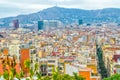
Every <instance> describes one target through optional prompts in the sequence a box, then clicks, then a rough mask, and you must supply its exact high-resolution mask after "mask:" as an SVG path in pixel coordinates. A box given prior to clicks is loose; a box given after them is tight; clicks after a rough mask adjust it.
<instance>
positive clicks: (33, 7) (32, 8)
mask: <svg viewBox="0 0 120 80" xmlns="http://www.w3.org/2000/svg"><path fill="white" fill-rule="evenodd" d="M56 5H57V6H59V7H65V8H78V9H87V10H93V9H103V8H120V0H0V18H3V17H11V16H17V15H20V14H29V13H34V12H38V11H40V10H43V9H46V8H49V7H53V6H56Z"/></svg>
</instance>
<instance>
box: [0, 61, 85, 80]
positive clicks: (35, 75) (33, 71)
mask: <svg viewBox="0 0 120 80" xmlns="http://www.w3.org/2000/svg"><path fill="white" fill-rule="evenodd" d="M24 65H25V67H26V68H28V70H29V73H30V74H29V77H25V75H26V74H25V73H24V72H23V71H22V70H21V72H20V73H16V70H15V69H14V67H11V68H10V71H7V70H5V72H4V73H3V75H1V77H2V76H3V78H4V79H5V80H14V79H17V80H21V79H23V78H24V79H26V80H85V78H83V77H81V76H79V75H78V74H77V73H73V74H74V76H70V75H68V74H60V73H59V70H58V69H56V70H54V69H53V73H52V76H42V75H41V73H40V72H38V64H37V63H36V64H35V65H34V68H30V61H29V60H26V61H25V63H24Z"/></svg>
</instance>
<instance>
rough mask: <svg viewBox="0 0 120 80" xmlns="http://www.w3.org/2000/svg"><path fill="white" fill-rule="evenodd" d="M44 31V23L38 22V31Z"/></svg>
mask: <svg viewBox="0 0 120 80" xmlns="http://www.w3.org/2000/svg"><path fill="white" fill-rule="evenodd" d="M42 29H44V22H43V21H38V30H42Z"/></svg>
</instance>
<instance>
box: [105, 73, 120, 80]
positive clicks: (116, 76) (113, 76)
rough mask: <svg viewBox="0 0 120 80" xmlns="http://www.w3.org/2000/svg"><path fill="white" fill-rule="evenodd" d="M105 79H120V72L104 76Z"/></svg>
mask: <svg viewBox="0 0 120 80" xmlns="http://www.w3.org/2000/svg"><path fill="white" fill-rule="evenodd" d="M104 80H120V74H115V75H112V76H111V77H109V78H104Z"/></svg>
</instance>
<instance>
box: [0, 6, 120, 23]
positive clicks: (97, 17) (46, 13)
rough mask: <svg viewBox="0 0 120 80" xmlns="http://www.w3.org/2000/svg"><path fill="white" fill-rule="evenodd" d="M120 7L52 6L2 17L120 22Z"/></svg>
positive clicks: (12, 18) (5, 21)
mask: <svg viewBox="0 0 120 80" xmlns="http://www.w3.org/2000/svg"><path fill="white" fill-rule="evenodd" d="M119 13H120V8H105V9H98V10H83V9H74V8H62V7H56V6H55V7H51V8H47V9H44V10H42V11H39V12H37V13H32V14H28V15H18V16H16V17H7V18H2V19H0V22H4V23H5V24H7V23H10V22H12V20H14V19H19V21H20V23H22V24H25V23H33V21H39V20H51V19H52V20H60V21H61V22H63V23H66V24H67V23H73V22H76V21H77V20H78V19H82V20H83V22H84V23H96V22H97V23H99V22H118V23H119V22H120V14H119Z"/></svg>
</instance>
